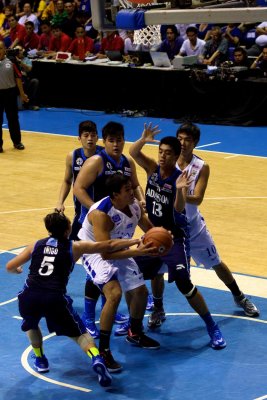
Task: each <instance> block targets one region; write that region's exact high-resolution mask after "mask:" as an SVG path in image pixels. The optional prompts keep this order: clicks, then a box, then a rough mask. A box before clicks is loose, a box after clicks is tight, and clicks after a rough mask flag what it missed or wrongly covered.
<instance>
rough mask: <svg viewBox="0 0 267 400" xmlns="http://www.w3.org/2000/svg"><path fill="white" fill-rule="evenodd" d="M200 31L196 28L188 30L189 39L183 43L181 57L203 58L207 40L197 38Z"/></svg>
mask: <svg viewBox="0 0 267 400" xmlns="http://www.w3.org/2000/svg"><path fill="white" fill-rule="evenodd" d="M197 33H198V30H197V28H195V27H194V26H190V27H188V28H187V29H186V36H187V39H186V40H185V41H184V42H183V44H182V47H181V49H180V52H179V55H180V56H201V55H202V52H203V48H204V46H205V43H206V42H205V40H202V39H199V38H198V37H197Z"/></svg>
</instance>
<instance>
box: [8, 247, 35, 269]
mask: <svg viewBox="0 0 267 400" xmlns="http://www.w3.org/2000/svg"><path fill="white" fill-rule="evenodd" d="M33 248H34V245H33V244H32V245H29V246H27V247H26V248H25V249H24V250H23V251H22V252H21V253H20V254H18V255H17V256H16V257H14V258H12V260H10V261H8V263H7V264H6V269H7V272H11V273H13V274H21V273H22V272H23V269H22V265H23V264H25V263H26V262H27V261H29V260H30V259H31V255H32V251H33Z"/></svg>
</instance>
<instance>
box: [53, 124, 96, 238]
mask: <svg viewBox="0 0 267 400" xmlns="http://www.w3.org/2000/svg"><path fill="white" fill-rule="evenodd" d="M78 140H79V141H80V142H81V145H82V147H79V148H78V149H75V150H74V151H71V152H70V153H69V154H68V155H67V157H66V168H65V175H64V179H63V182H62V185H61V189H60V193H59V197H58V201H57V205H56V208H55V209H56V210H58V211H59V212H61V211H62V212H64V210H65V206H64V202H65V200H66V198H67V197H68V195H69V193H70V190H71V187H72V185H74V182H75V180H76V178H77V175H78V173H79V171H80V169H81V168H82V165H83V164H84V162H85V161H86V160H87V159H88V158H90V157H92V156H93V155H95V154H98V153H99V152H100V151H101V150H103V147H102V146H99V145H97V144H96V143H97V141H98V134H97V126H96V124H95V123H94V122H93V121H82V122H81V123H80V124H79V136H78ZM73 202H74V212H75V214H74V219H73V222H72V231H71V235H70V239H72V240H77V239H78V236H77V235H78V232H79V230H80V229H81V226H82V224H81V223H80V222H79V217H80V213H81V203H80V202H79V200H78V199H77V198H76V197H75V196H73Z"/></svg>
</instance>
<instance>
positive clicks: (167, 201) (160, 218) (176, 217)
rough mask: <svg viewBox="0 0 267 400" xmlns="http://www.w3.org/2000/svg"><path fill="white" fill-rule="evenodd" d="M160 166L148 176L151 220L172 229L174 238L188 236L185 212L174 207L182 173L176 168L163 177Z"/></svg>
mask: <svg viewBox="0 0 267 400" xmlns="http://www.w3.org/2000/svg"><path fill="white" fill-rule="evenodd" d="M159 171H160V167H159V166H158V167H157V169H156V170H155V172H153V174H152V175H151V176H150V177H149V178H148V181H147V186H146V209H147V212H148V216H149V219H150V221H151V222H152V223H153V224H154V225H155V226H163V227H164V228H166V229H168V230H170V231H171V232H172V234H173V236H174V238H179V237H184V236H186V237H187V236H188V223H187V218H186V215H185V212H183V213H178V212H177V211H175V209H174V207H173V203H174V200H175V196H176V185H175V182H176V179H177V178H178V176H179V175H180V174H181V172H180V171H179V170H178V169H176V168H175V169H174V171H173V173H172V175H171V176H169V177H168V178H167V179H161V176H160V172H159Z"/></svg>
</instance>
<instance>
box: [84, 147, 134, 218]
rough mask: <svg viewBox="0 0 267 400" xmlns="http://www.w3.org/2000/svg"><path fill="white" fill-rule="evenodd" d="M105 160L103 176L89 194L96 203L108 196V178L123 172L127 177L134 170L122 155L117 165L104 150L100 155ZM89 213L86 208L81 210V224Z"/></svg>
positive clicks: (99, 177) (101, 175) (94, 184)
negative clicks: (106, 183)
mask: <svg viewBox="0 0 267 400" xmlns="http://www.w3.org/2000/svg"><path fill="white" fill-rule="evenodd" d="M98 155H99V156H100V157H101V158H102V160H103V170H102V172H101V174H99V175H98V177H97V178H96V180H95V182H94V183H93V185H91V186H90V188H89V189H88V194H89V196H90V197H91V199H92V200H94V201H95V202H96V201H98V200H100V199H103V198H104V197H106V196H107V195H108V193H107V191H106V186H105V181H106V179H107V177H108V176H110V175H112V174H115V173H116V172H121V173H122V174H123V175H125V176H129V177H130V176H131V175H132V169H131V166H130V164H129V161H128V159H127V158H126V157H125V156H124V155H123V154H122V155H121V157H120V162H119V163H117V162H116V161H115V160H114V159H113V158H111V157H110V156H109V155H108V154H107V153H106V151H105V150H102V151H101V152H100V153H99V154H98ZM87 212H88V209H87V208H86V207H84V206H82V208H81V214H80V218H79V222H80V223H83V220H84V218H85V216H86V214H87Z"/></svg>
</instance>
